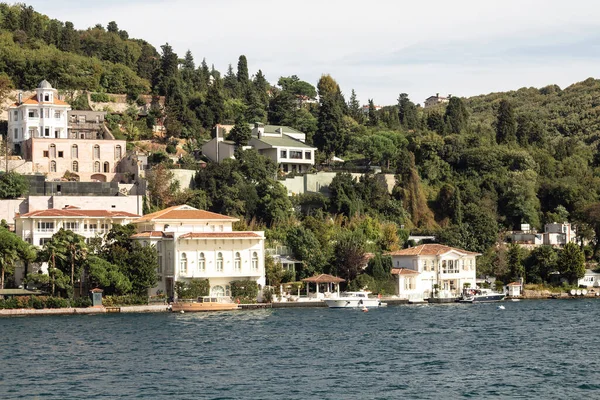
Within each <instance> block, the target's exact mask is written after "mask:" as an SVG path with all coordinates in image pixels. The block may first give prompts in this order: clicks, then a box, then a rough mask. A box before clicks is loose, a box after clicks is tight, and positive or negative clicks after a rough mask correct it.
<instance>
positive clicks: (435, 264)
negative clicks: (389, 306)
mask: <svg viewBox="0 0 600 400" xmlns="http://www.w3.org/2000/svg"><path fill="white" fill-rule="evenodd" d="M387 255H389V256H391V257H392V271H391V272H392V275H393V276H394V278H395V281H396V294H397V295H398V296H400V297H401V298H407V299H410V300H422V299H426V298H429V297H433V296H436V295H437V296H439V297H455V296H458V295H459V294H460V293H461V291H462V289H463V287H464V286H465V284H467V285H468V286H470V287H473V288H474V287H475V266H476V261H475V259H476V257H477V256H479V255H481V254H478V253H473V252H470V251H466V250H462V249H457V248H454V247H449V246H444V245H441V244H422V245H420V246H416V247H411V248H408V249H403V250H398V251H394V252H391V253H388V254H387Z"/></svg>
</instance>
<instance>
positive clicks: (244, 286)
mask: <svg viewBox="0 0 600 400" xmlns="http://www.w3.org/2000/svg"><path fill="white" fill-rule="evenodd" d="M257 293H258V284H257V283H256V282H255V281H252V280H244V281H233V282H231V296H232V297H234V298H237V299H239V300H240V302H241V303H256V294H257Z"/></svg>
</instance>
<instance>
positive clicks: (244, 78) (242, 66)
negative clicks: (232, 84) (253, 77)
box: [237, 55, 250, 89]
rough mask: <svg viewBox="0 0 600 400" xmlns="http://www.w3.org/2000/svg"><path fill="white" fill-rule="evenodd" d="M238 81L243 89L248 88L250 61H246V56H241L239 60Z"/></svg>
mask: <svg viewBox="0 0 600 400" xmlns="http://www.w3.org/2000/svg"><path fill="white" fill-rule="evenodd" d="M237 81H238V83H239V84H240V86H241V87H242V88H244V89H245V88H247V87H248V82H249V81H250V78H248V60H246V56H245V55H241V56H240V58H239V59H238V65H237Z"/></svg>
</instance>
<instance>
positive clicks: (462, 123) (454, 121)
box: [444, 97, 469, 133]
mask: <svg viewBox="0 0 600 400" xmlns="http://www.w3.org/2000/svg"><path fill="white" fill-rule="evenodd" d="M468 119H469V113H468V112H467V108H466V107H465V105H464V103H463V101H462V100H461V99H460V98H459V97H451V98H450V101H449V102H448V106H447V107H446V114H444V121H445V122H446V125H448V128H449V130H450V132H452V133H460V132H461V131H463V130H465V129H466V128H467V122H468Z"/></svg>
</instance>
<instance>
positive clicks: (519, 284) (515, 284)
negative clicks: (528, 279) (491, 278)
mask: <svg viewBox="0 0 600 400" xmlns="http://www.w3.org/2000/svg"><path fill="white" fill-rule="evenodd" d="M507 286H521V282H511V283H509V284H508V285H507Z"/></svg>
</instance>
